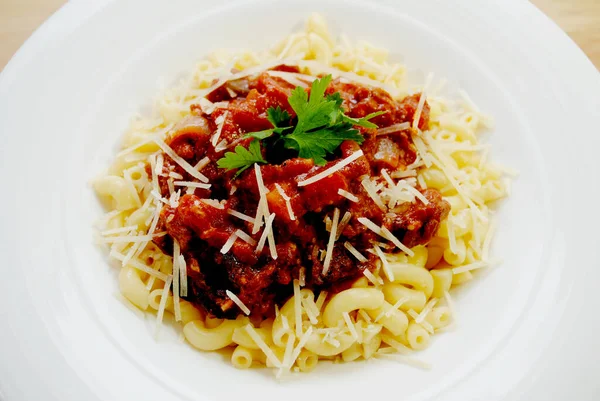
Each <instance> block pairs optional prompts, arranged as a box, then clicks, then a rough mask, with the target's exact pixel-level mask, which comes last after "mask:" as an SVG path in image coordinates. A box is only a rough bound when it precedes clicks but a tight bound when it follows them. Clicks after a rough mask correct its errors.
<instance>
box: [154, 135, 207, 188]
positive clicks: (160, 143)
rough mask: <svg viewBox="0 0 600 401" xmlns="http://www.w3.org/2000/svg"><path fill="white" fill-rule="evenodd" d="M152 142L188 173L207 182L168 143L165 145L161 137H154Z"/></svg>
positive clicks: (203, 176)
mask: <svg viewBox="0 0 600 401" xmlns="http://www.w3.org/2000/svg"><path fill="white" fill-rule="evenodd" d="M154 142H155V143H156V144H157V145H158V146H159V147H160V148H161V149H162V151H163V152H165V153H166V154H167V155H168V156H169V157H170V158H171V159H173V161H174V162H175V163H177V164H179V166H180V167H181V168H183V169H184V170H185V171H186V172H187V173H188V174H189V175H191V176H192V177H194V178H195V179H197V180H199V181H202V182H208V178H207V177H206V176H205V175H204V174H202V173H200V172H199V171H198V170H196V169H195V168H194V167H192V166H190V164H189V163H188V162H186V161H185V160H184V159H183V158H182V157H181V156H179V155H178V154H177V153H176V152H175V151H174V150H173V149H171V147H170V146H169V145H167V144H166V143H165V142H164V141H163V140H162V139H158V138H155V139H154Z"/></svg>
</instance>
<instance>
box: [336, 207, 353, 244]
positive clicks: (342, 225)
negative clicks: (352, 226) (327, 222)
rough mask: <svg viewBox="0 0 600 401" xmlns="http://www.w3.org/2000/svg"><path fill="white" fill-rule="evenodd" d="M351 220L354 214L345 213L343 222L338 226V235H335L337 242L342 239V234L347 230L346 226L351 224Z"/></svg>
mask: <svg viewBox="0 0 600 401" xmlns="http://www.w3.org/2000/svg"><path fill="white" fill-rule="evenodd" d="M351 218H352V213H350V212H346V213H344V217H342V220H341V221H340V224H338V226H337V231H336V235H335V240H336V241H337V240H338V239H340V236H341V235H342V232H343V231H344V228H346V226H347V225H348V223H349V222H350V219H351Z"/></svg>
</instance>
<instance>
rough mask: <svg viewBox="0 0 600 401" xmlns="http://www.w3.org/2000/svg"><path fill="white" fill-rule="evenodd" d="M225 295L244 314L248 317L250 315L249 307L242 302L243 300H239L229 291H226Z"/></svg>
mask: <svg viewBox="0 0 600 401" xmlns="http://www.w3.org/2000/svg"><path fill="white" fill-rule="evenodd" d="M225 294H226V295H227V297H229V299H231V300H232V301H233V303H234V304H236V305H237V306H238V308H240V309H241V311H242V312H244V314H245V315H246V316H248V315H250V309H248V307H247V306H246V305H245V304H244V303H243V302H242V300H241V299H239V298H238V296H237V295H235V294H234V293H233V292H231V291H229V290H225Z"/></svg>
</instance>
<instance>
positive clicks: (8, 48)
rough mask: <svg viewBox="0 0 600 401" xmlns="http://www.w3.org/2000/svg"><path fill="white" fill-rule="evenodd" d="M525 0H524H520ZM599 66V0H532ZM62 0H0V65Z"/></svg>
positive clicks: (3, 63)
mask: <svg viewBox="0 0 600 401" xmlns="http://www.w3.org/2000/svg"><path fill="white" fill-rule="evenodd" d="M523 1H526V0H523ZM531 1H532V2H533V3H534V4H535V5H536V6H538V7H539V8H540V9H541V10H542V11H544V12H545V13H546V14H547V15H548V16H549V17H550V18H552V19H553V20H554V21H556V22H557V23H558V25H560V26H561V27H562V28H563V29H564V30H565V31H566V32H567V33H568V34H569V35H570V36H571V38H573V40H574V41H575V42H576V43H577V44H578V45H579V47H581V48H582V49H583V51H584V52H585V53H586V54H587V55H588V57H589V58H590V59H591V60H592V62H593V63H594V64H595V65H596V67H597V68H600V0H531ZM64 3H66V1H65V0H0V69H3V68H4V66H5V65H6V63H8V61H9V60H10V58H11V57H12V56H13V54H14V53H15V52H16V51H17V49H18V48H19V47H20V46H21V45H22V44H23V42H24V41H25V40H26V39H27V38H28V37H29V35H31V33H32V32H33V31H34V30H35V29H36V28H37V27H38V26H39V25H40V24H41V23H42V22H44V21H45V20H46V19H47V18H48V17H49V16H50V15H51V14H52V13H53V12H54V11H56V10H58V9H59V8H60V6H62V5H63V4H64Z"/></svg>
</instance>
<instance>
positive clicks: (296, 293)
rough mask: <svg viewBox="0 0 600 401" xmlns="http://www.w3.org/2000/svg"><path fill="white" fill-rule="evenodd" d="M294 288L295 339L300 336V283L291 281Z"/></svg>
mask: <svg viewBox="0 0 600 401" xmlns="http://www.w3.org/2000/svg"><path fill="white" fill-rule="evenodd" d="M293 286H294V325H295V326H296V337H298V338H300V337H301V336H302V305H301V302H302V300H301V295H300V283H299V282H298V280H294V281H293Z"/></svg>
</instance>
